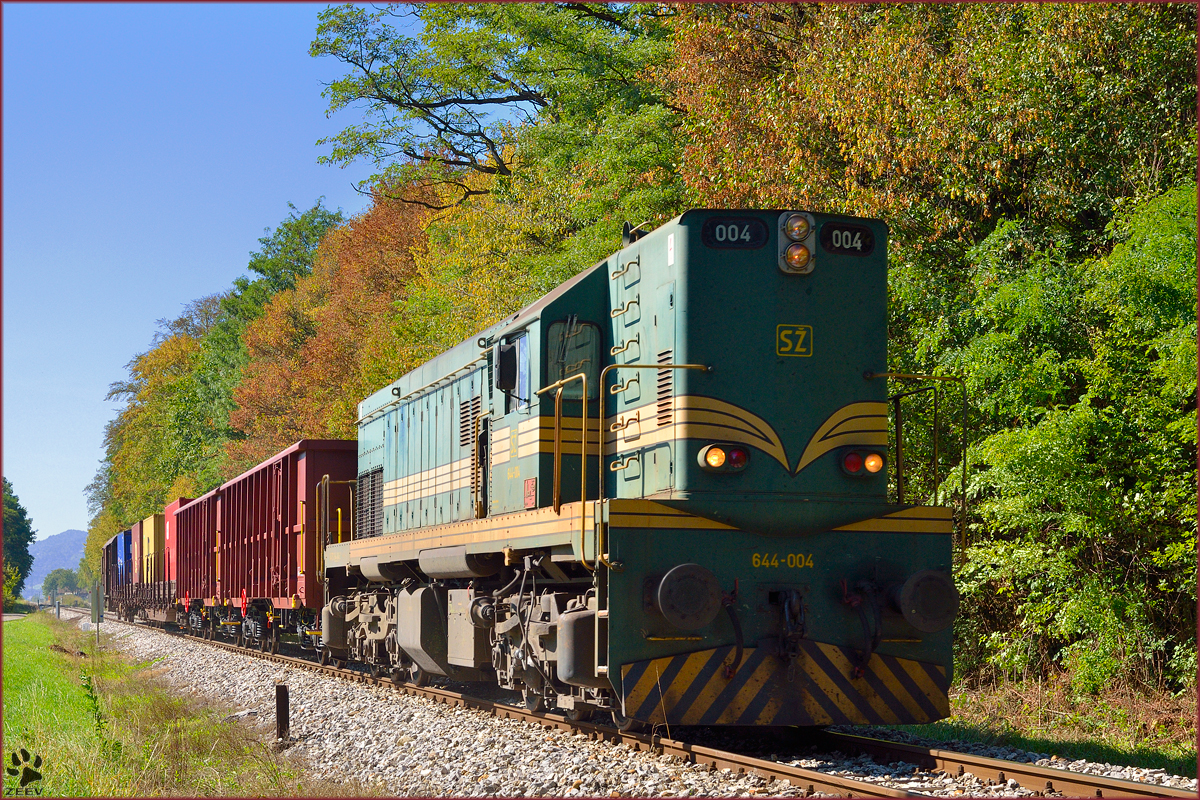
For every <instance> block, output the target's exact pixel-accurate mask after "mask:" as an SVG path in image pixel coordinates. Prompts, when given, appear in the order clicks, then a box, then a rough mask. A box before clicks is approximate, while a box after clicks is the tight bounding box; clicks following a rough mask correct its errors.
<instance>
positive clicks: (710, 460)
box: [704, 447, 725, 469]
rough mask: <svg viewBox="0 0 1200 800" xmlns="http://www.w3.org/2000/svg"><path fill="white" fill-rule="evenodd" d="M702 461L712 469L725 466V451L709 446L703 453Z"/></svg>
mask: <svg viewBox="0 0 1200 800" xmlns="http://www.w3.org/2000/svg"><path fill="white" fill-rule="evenodd" d="M704 463H706V464H708V465H709V466H710V467H712V468H713V469H717V468H718V467H723V466H725V451H724V450H722V449H721V448H719V447H710V448H708V452H707V453H705V454H704Z"/></svg>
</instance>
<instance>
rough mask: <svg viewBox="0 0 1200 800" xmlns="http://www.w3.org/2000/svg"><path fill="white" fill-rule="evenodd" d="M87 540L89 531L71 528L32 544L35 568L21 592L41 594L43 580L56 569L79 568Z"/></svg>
mask: <svg viewBox="0 0 1200 800" xmlns="http://www.w3.org/2000/svg"><path fill="white" fill-rule="evenodd" d="M86 541H87V531H77V530H74V529H71V530H69V531H63V532H62V533H56V534H55V535H53V536H47V537H46V538H45V539H38V540H37V541H36V542H33V543H32V544H30V545H29V555H31V556H33V568H32V569H30V571H29V577H28V578H26V579H25V588H24V589H22V590H21V594H23V595H25V596H26V597H30V596H32V595H33V594H34V593H35V592H36V593H37V594H41V592H42V582H43V581H45V580H46V576H47V575H49V574H50V573H51V572H53V571H54V570H56V569H70V570H75V569H78V568H79V559H81V558H83V544H84V542H86Z"/></svg>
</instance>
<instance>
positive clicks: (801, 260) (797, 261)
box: [783, 244, 812, 270]
mask: <svg viewBox="0 0 1200 800" xmlns="http://www.w3.org/2000/svg"><path fill="white" fill-rule="evenodd" d="M783 258H784V260H785V261H787V263H788V266H789V267H791V268H792V269H797V270H799V269H804V268H805V267H807V266H808V262H809V261H810V260H811V259H812V253H810V252H809V250H808V248H807V247H805V246H804V245H802V244H793V245H788V249H787V251H786V252H785V253H784V255H783Z"/></svg>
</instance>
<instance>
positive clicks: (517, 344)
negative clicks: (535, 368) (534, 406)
mask: <svg viewBox="0 0 1200 800" xmlns="http://www.w3.org/2000/svg"><path fill="white" fill-rule="evenodd" d="M508 345H509V346H510V347H512V348H514V350H515V355H516V360H517V375H516V378H517V380H516V386H515V387H513V390H512V391H511V392H506V393H505V396H504V413H505V414H507V413H509V412H510V411H520V410H521V409H524V408H529V336H528V335H526V334H524V333H521V334H518V335H517V336H514V337H511V338H509V340H508Z"/></svg>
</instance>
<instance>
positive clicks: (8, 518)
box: [3, 478, 37, 598]
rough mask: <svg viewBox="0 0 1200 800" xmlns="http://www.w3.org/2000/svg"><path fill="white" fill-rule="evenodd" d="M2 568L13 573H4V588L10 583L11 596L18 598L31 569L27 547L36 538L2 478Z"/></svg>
mask: <svg viewBox="0 0 1200 800" xmlns="http://www.w3.org/2000/svg"><path fill="white" fill-rule="evenodd" d="M3 481H4V566H5V567H6V568H9V569H12V570H13V571H15V574H16V577H15V578H14V577H12V573H11V572H8V571H7V570H6V572H5V582H4V584H5V587H6V588H8V586H9V583H10V581H11V582H12V593H13V594H12V596H13V597H14V598H16V597H20V595H21V589H22V588H24V586H25V578H27V577H28V576H29V570H30V569H32V568H33V556H31V555H30V554H29V545H31V544H32V543H33V541H34V539H35V538H36V533H37V532H36V531H35V530H34V529H33V523H32V522H31V521H30V519H29V512H27V511H26V510H25V506H23V505H21V501H20V499H19V498H18V497H17V494H16V492H14V491H13V487H12V484H11V483H9V480H8V478H4V479H3Z"/></svg>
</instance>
